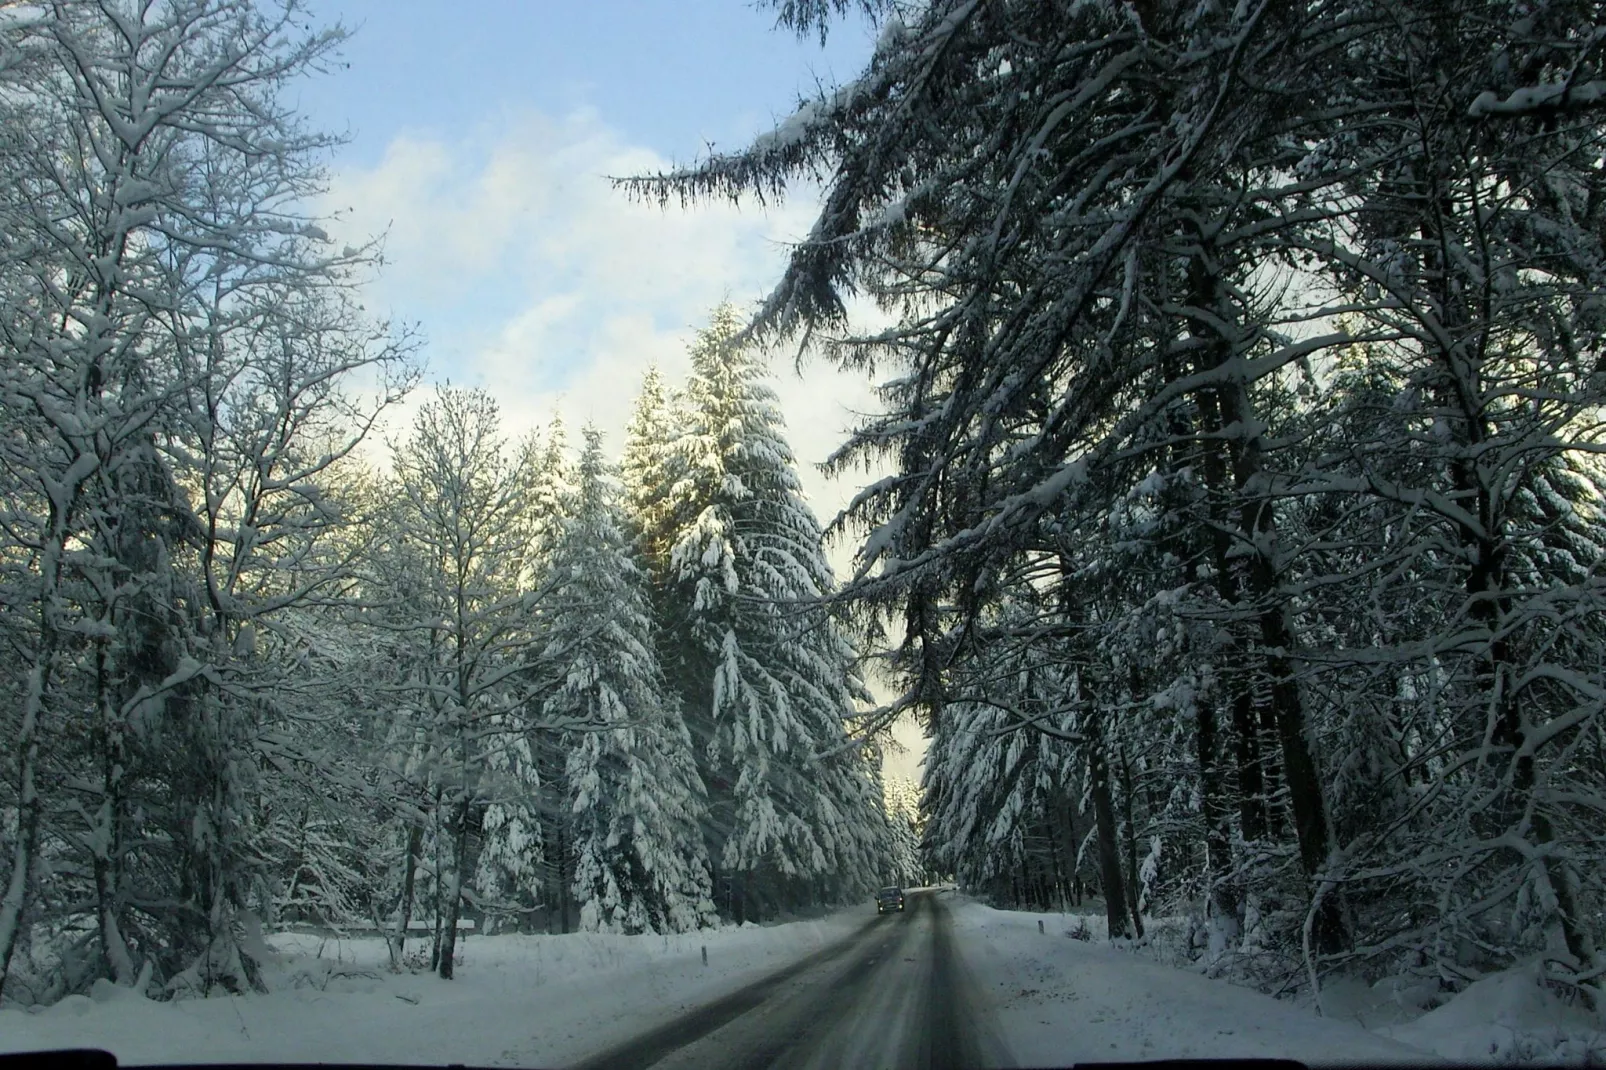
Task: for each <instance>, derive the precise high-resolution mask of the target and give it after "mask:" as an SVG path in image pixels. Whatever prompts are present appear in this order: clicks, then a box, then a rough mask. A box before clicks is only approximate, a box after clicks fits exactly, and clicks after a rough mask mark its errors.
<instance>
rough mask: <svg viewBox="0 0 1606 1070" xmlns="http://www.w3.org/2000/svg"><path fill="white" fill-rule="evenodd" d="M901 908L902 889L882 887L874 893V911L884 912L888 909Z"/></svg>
mask: <svg viewBox="0 0 1606 1070" xmlns="http://www.w3.org/2000/svg"><path fill="white" fill-rule="evenodd" d="M902 909H903V889H902V888H883V889H881V890H880V891H879V892H877V893H876V894H875V912H876V913H877V914H885V913H886V912H887V911H889V910H902Z"/></svg>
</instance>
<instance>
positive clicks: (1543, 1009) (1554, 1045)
mask: <svg viewBox="0 0 1606 1070" xmlns="http://www.w3.org/2000/svg"><path fill="white" fill-rule="evenodd" d="M1378 1032H1380V1033H1383V1034H1384V1035H1386V1036H1391V1037H1394V1038H1395V1039H1397V1040H1401V1041H1404V1042H1405V1043H1407V1044H1411V1045H1413V1046H1415V1047H1418V1048H1426V1049H1428V1050H1430V1051H1435V1052H1437V1053H1438V1054H1440V1055H1442V1056H1444V1057H1445V1058H1447V1059H1453V1060H1455V1061H1456V1062H1486V1063H1497V1064H1506V1065H1510V1064H1517V1063H1521V1064H1527V1065H1538V1066H1547V1065H1558V1066H1561V1065H1568V1066H1577V1065H1584V1066H1599V1065H1601V1064H1602V1063H1606V1022H1602V1021H1601V1019H1600V1018H1598V1017H1597V1016H1596V1015H1594V1014H1592V1013H1591V1012H1589V1011H1588V1010H1586V1009H1584V1008H1583V1007H1580V1006H1570V1005H1569V1004H1568V1003H1566V1002H1565V1001H1564V1000H1562V999H1561V998H1560V997H1559V996H1557V995H1556V993H1554V992H1552V991H1551V990H1549V989H1548V988H1546V987H1545V986H1544V985H1543V984H1541V983H1540V980H1539V977H1538V974H1537V973H1536V972H1535V971H1534V969H1533V968H1525V969H1512V970H1505V971H1502V972H1501V973H1497V974H1492V975H1490V976H1488V977H1485V978H1483V979H1482V980H1480V981H1475V982H1473V983H1472V984H1471V985H1469V986H1468V987H1467V989H1466V991H1464V992H1461V993H1459V994H1457V995H1456V996H1454V997H1453V998H1452V999H1451V1000H1450V1001H1449V1002H1448V1003H1445V1004H1444V1005H1443V1006H1442V1007H1439V1008H1437V1009H1436V1010H1431V1011H1428V1012H1427V1013H1426V1014H1424V1015H1422V1016H1421V1017H1420V1018H1417V1019H1416V1020H1415V1021H1412V1022H1406V1023H1405V1024H1403V1025H1395V1026H1384V1027H1381V1028H1379V1029H1378Z"/></svg>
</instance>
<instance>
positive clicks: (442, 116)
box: [299, 0, 918, 775]
mask: <svg viewBox="0 0 1606 1070" xmlns="http://www.w3.org/2000/svg"><path fill="white" fill-rule="evenodd" d="M313 13H314V15H315V16H316V17H317V19H318V20H319V21H320V22H321V23H325V24H329V23H334V22H337V21H338V22H339V23H341V24H342V25H344V26H345V27H347V28H348V29H349V30H351V31H353V33H352V37H351V38H350V40H348V41H347V42H346V44H345V45H344V46H343V48H342V57H343V59H344V60H345V62H346V64H347V66H346V68H345V69H343V70H336V71H333V72H331V73H330V74H328V75H326V76H324V77H322V78H320V79H317V80H314V81H310V82H306V83H303V84H302V85H301V86H300V88H299V93H300V105H301V108H302V110H303V111H304V112H305V114H306V115H307V118H308V121H309V122H310V123H312V124H314V125H316V126H318V127H321V128H325V129H330V130H336V131H342V130H343V131H347V132H348V134H349V136H350V140H349V142H348V143H347V144H346V146H345V147H344V148H342V149H341V150H340V151H339V152H338V153H337V154H336V156H335V158H334V160H333V161H332V166H331V174H332V184H331V189H330V191H329V195H328V204H327V206H326V207H327V208H328V209H330V210H331V211H334V212H338V213H339V214H340V217H341V220H340V228H341V230H342V233H341V234H340V235H339V236H340V237H341V238H342V239H343V240H347V241H351V242H354V243H355V242H358V241H361V240H363V239H365V238H367V237H370V236H374V235H383V236H384V239H385V267H384V270H383V272H382V273H381V274H380V276H379V277H378V278H377V279H376V280H375V281H374V282H373V283H372V285H371V287H370V290H369V293H368V301H369V304H370V307H372V308H373V309H374V310H375V311H376V312H379V313H380V314H382V315H392V316H394V317H396V318H397V319H399V320H402V321H408V322H413V323H416V324H417V325H418V326H419V327H420V328H422V331H423V333H424V336H425V340H426V343H427V344H426V350H425V351H426V353H427V357H428V361H429V370H430V377H431V379H432V380H434V381H451V382H453V383H456V384H459V385H464V386H483V387H485V388H487V389H488V390H490V391H491V392H492V394H493V395H494V396H495V397H496V399H497V401H498V402H499V404H500V405H501V408H502V412H503V417H504V427H506V428H507V429H508V430H509V431H511V432H513V433H520V432H522V431H524V430H526V429H528V428H530V427H533V426H536V425H539V424H544V423H546V422H547V421H548V420H549V419H550V418H551V417H552V415H553V414H554V413H560V414H561V415H562V417H563V419H564V420H565V421H566V422H567V423H568V424H569V425H570V427H571V428H573V427H575V426H576V425H578V424H579V423H582V422H585V421H593V422H595V423H596V424H597V426H598V427H599V428H601V429H602V431H603V432H604V435H605V436H606V442H607V448H608V450H609V452H610V453H611V454H614V455H617V452H618V450H619V448H620V446H621V444H622V438H621V436H622V432H623V428H624V424H625V421H626V419H627V417H628V412H629V405H630V401H631V400H632V398H633V396H634V394H635V392H636V390H637V387H638V386H639V384H640V381H641V376H642V373H643V372H644V371H645V370H646V368H647V366H648V365H649V364H651V363H655V362H656V363H657V364H658V365H659V366H660V367H661V368H662V369H663V371H664V374H665V376H666V377H667V378H668V379H669V381H670V382H677V381H679V380H680V379H681V378H683V376H684V374H685V372H686V370H687V368H688V362H687V358H686V345H687V343H688V342H689V341H690V340H691V337H692V334H693V332H694V331H695V330H696V329H697V328H698V327H699V326H701V325H703V324H704V323H705V322H706V320H707V317H708V314H709V312H710V311H711V310H712V309H713V307H714V306H715V305H716V304H718V303H719V302H720V301H722V300H725V299H727V298H728V299H730V300H732V301H734V302H736V304H737V305H738V306H739V307H744V308H745V307H749V306H750V305H751V303H752V302H753V301H755V300H756V299H758V298H760V297H762V296H763V294H764V293H765V291H766V290H767V289H768V287H769V286H771V285H772V284H773V283H774V281H775V280H776V279H777V278H778V277H779V274H780V271H781V269H782V266H783V262H784V255H785V243H786V242H788V241H791V240H795V239H796V238H797V237H799V236H801V235H802V234H803V233H804V232H805V231H806V229H807V227H808V225H809V224H810V222H811V221H812V218H813V213H814V210H815V206H816V193H815V191H814V190H811V189H800V190H797V191H795V195H794V196H793V197H792V198H791V199H789V200H788V201H787V202H786V203H785V204H782V205H779V206H772V207H770V208H769V209H767V210H765V209H760V208H759V207H757V206H754V205H746V206H742V207H740V208H738V207H735V206H732V205H728V204H717V205H701V206H696V207H693V208H690V209H680V208H678V207H671V208H669V209H660V208H658V207H656V206H650V205H644V204H638V203H632V202H631V201H630V200H629V199H627V198H626V197H625V196H624V195H623V194H621V193H619V192H617V191H615V190H614V189H613V188H612V186H611V184H610V183H609V182H608V176H619V175H628V174H635V173H642V172H647V171H652V170H657V169H660V168H663V167H666V166H668V165H670V164H671V163H685V162H690V161H691V160H693V159H695V158H696V157H697V156H699V155H700V154H702V153H704V152H706V151H707V149H708V147H709V146H710V145H715V146H718V147H720V148H724V149H733V148H738V147H740V146H742V145H745V144H746V143H747V142H748V141H750V140H751V139H752V138H753V137H754V136H755V135H758V134H761V133H763V132H765V131H767V130H770V129H772V128H773V127H774V126H775V125H776V123H778V122H779V121H781V120H782V119H784V118H785V117H786V116H787V115H788V114H790V113H791V112H792V110H793V109H794V108H795V107H796V105H797V102H798V99H799V97H800V96H806V95H809V94H811V93H813V92H815V91H816V90H817V89H818V88H819V87H822V86H824V87H830V86H833V85H836V84H839V83H840V82H842V81H844V80H847V79H849V78H852V77H853V76H854V75H855V74H857V73H858V71H859V70H860V69H861V68H862V66H863V64H864V62H865V61H866V59H867V58H868V56H869V54H870V52H871V50H872V48H873V44H874V39H873V31H872V29H871V28H870V27H869V26H868V24H865V23H860V22H855V21H853V20H851V19H848V20H844V21H843V22H842V23H841V24H840V25H839V26H838V27H837V29H836V30H834V31H833V33H832V35H831V36H830V38H829V39H828V40H827V41H826V42H825V44H824V45H823V46H822V45H821V44H820V42H819V41H818V40H817V39H806V40H799V39H798V38H796V37H795V36H793V35H792V34H790V33H788V32H786V31H784V30H777V29H775V28H774V18H773V16H772V15H771V14H770V13H769V12H767V11H764V10H760V9H757V8H755V7H754V6H753V5H752V4H751V3H749V2H748V0H696V2H694V3H686V2H685V0H588V2H586V3H558V2H556V0H469V2H468V3H465V4H461V5H455V6H442V5H441V4H439V3H437V2H433V0H314V3H313ZM775 364H776V374H777V387H778V391H779V393H780V395H781V399H782V407H783V409H784V411H785V415H786V420H787V433H788V437H789V439H790V441H791V444H792V447H793V449H794V451H795V452H796V454H797V457H798V460H799V463H800V466H801V472H800V475H801V476H802V478H803V482H804V487H805V489H806V491H807V492H808V495H809V499H810V502H811V504H812V505H813V507H814V509H815V511H816V513H818V514H819V516H820V519H821V521H822V522H826V521H829V520H830V518H831V517H833V516H834V515H835V514H836V512H837V510H838V509H839V508H840V507H841V506H842V505H843V504H844V503H845V502H846V501H847V499H848V498H849V497H850V496H851V495H852V493H853V491H854V490H855V489H856V487H855V486H854V485H853V481H852V480H848V479H837V480H827V479H826V478H824V477H823V476H821V475H820V473H819V472H818V470H817V469H816V467H815V466H816V465H817V464H818V462H820V461H821V460H823V459H824V458H825V457H826V455H827V454H828V453H829V452H830V451H831V450H832V449H833V448H834V447H835V446H836V445H837V444H838V443H839V442H840V441H841V440H842V438H843V437H844V435H843V431H844V429H845V427H846V426H847V425H848V424H849V423H850V422H851V420H852V412H853V411H856V410H860V411H862V410H864V409H867V408H869V407H870V406H871V404H872V400H871V395H870V390H869V384H868V383H867V382H865V381H864V380H862V379H860V378H858V377H857V376H852V375H847V374H843V373H841V372H838V371H836V370H835V369H834V368H832V367H829V366H828V365H826V364H824V363H822V362H820V361H812V362H810V363H809V364H808V365H807V367H806V375H804V376H803V377H801V378H800V377H799V376H798V375H796V374H795V373H794V371H793V369H792V361H791V351H790V350H786V351H783V352H781V353H779V354H778V355H777V357H776V361H775ZM424 395H427V391H424V392H421V394H420V396H424ZM408 408H409V409H410V408H411V406H408ZM406 419H408V414H407V413H405V412H403V413H398V414H396V419H395V420H393V421H392V423H393V426H394V427H396V428H400V427H404V426H405V421H406ZM850 553H851V547H849V546H846V545H841V544H837V545H833V546H832V547H831V558H832V561H833V563H834V564H835V566H836V568H837V570H838V572H839V574H840V573H841V572H842V571H843V570H844V569H845V567H846V565H847V562H848V558H849V556H850ZM902 734H903V735H907V736H908V737H909V738H908V739H907V740H906V742H908V743H910V744H913V745H915V746H918V733H917V732H915V731H912V730H911V731H909V732H906V733H902ZM904 758H905V760H902V761H900V760H893V761H892V762H891V763H890V765H889V768H891V769H892V770H894V771H896V772H898V773H900V774H902V775H914V768H913V762H914V760H915V756H914V754H913V753H911V754H909V755H906V756H904Z"/></svg>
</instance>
